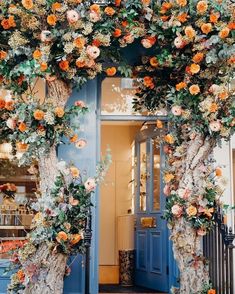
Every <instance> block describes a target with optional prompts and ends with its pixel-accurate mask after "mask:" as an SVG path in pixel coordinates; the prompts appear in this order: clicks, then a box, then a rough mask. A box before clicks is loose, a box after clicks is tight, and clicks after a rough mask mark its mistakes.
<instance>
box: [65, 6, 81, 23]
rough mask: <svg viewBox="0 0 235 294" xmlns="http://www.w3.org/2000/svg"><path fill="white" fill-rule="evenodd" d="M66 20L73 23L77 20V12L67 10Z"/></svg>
mask: <svg viewBox="0 0 235 294" xmlns="http://www.w3.org/2000/svg"><path fill="white" fill-rule="evenodd" d="M67 20H68V22H69V23H70V24H74V23H76V22H77V21H78V20H79V14H78V12H77V11H76V10H73V9H72V10H68V11H67Z"/></svg>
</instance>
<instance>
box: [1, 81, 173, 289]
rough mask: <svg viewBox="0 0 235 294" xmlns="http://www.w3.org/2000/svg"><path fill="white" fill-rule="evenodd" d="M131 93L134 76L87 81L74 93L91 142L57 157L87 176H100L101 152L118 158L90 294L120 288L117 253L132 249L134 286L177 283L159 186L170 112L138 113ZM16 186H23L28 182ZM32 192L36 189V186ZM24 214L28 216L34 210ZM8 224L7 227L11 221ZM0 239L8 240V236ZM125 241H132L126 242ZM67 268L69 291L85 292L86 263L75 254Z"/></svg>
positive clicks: (95, 223)
mask: <svg viewBox="0 0 235 294" xmlns="http://www.w3.org/2000/svg"><path fill="white" fill-rule="evenodd" d="M133 88H134V84H133V81H132V80H130V79H121V78H106V79H105V80H103V81H101V80H98V79H95V80H92V81H89V82H88V83H87V84H86V85H85V86H84V87H83V88H82V89H81V90H80V91H79V92H76V91H74V93H73V95H72V96H71V98H70V100H69V103H71V104H72V103H73V102H74V101H75V100H83V101H84V102H85V103H86V104H87V106H88V108H89V112H88V114H86V116H85V117H84V119H83V121H82V123H81V126H80V136H81V137H82V138H84V139H85V140H86V141H87V142H88V144H87V146H86V148H84V149H81V150H79V151H78V150H77V149H76V148H74V146H72V145H69V146H66V145H61V146H59V148H58V157H59V159H64V160H66V161H72V162H74V163H75V164H76V165H77V166H78V167H79V168H80V170H81V171H82V174H83V175H86V174H88V175H94V174H95V171H96V163H97V161H99V158H100V154H101V152H102V153H105V150H106V147H107V145H109V146H110V149H111V153H112V154H113V164H112V165H111V167H110V170H109V173H108V175H107V178H106V180H105V181H104V183H103V184H102V185H101V187H100V188H98V189H97V191H96V193H95V194H94V196H93V204H94V207H93V210H92V229H93V238H92V247H91V270H90V288H91V293H92V294H95V293H98V292H99V290H98V285H99V283H102V284H110V283H111V284H115V283H119V279H120V278H121V277H120V275H119V261H118V251H119V250H126V249H127V250H135V255H136V259H135V260H136V261H135V268H134V269H133V270H134V279H135V283H136V284H138V285H140V286H144V287H146V288H152V289H155V290H158V291H161V292H168V291H169V289H170V287H171V286H172V285H174V284H176V283H177V268H176V265H175V263H174V260H173V256H172V252H171V244H170V241H169V238H168V234H169V232H168V229H167V226H166V222H165V221H164V220H163V219H162V215H163V211H164V206H165V201H166V200H165V196H164V194H163V187H162V181H161V176H162V169H163V168H164V156H163V152H162V150H161V146H160V145H158V142H157V139H156V137H157V131H156V128H155V125H156V119H157V117H159V115H161V118H162V119H163V121H164V113H162V114H157V115H155V116H144V114H143V115H135V114H133V113H132V107H131V106H132V104H131V102H132V98H133ZM26 173H27V172H26ZM4 177H5V178H4V179H3V181H5V182H7V181H12V179H11V178H8V176H7V175H5V176H4ZM28 178H30V181H32V182H33V179H32V177H30V176H29V175H28ZM14 182H15V183H16V181H15V180H14ZM19 183H20V182H19ZM16 185H18V186H19V187H20V186H24V185H23V184H22V183H20V184H17V183H16ZM31 186H32V185H31ZM25 187H26V188H20V189H21V193H22V194H24V193H26V194H27V193H28V192H27V191H26V190H25V189H29V187H30V185H29V184H27V185H25ZM30 191H31V192H32V191H33V186H32V187H31V190H30ZM31 192H29V194H30V193H31ZM26 214H27V215H30V213H28V212H26ZM124 216H127V218H128V217H129V220H130V222H131V219H132V220H133V219H134V220H135V221H133V225H130V227H129V231H125V228H122V227H121V235H120V227H119V229H118V222H119V220H120V218H121V217H124ZM28 218H29V216H28ZM128 222H129V221H128ZM130 222H129V224H130ZM13 225H14V224H11V226H13ZM3 226H5V228H6V224H5V223H3ZM9 228H10V227H9ZM10 229H13V227H11V228H10ZM14 229H17V228H14ZM127 230H128V229H127ZM23 231H25V227H24V228H23ZM118 231H119V233H118ZM1 232H2V231H1ZM9 232H10V233H11V235H12V236H6V237H9V238H12V239H14V240H16V239H17V238H22V239H23V238H24V236H23V237H20V236H21V235H17V234H18V233H17V234H16V231H15V230H10V231H9ZM0 238H1V241H2V240H3V239H2V238H3V235H2V234H1V236H0ZM123 238H124V239H125V238H126V242H125V240H124V239H123ZM120 239H121V240H122V241H123V242H120ZM19 240H21V239H19ZM120 243H122V244H121V245H120ZM124 243H125V244H124ZM120 246H121V247H120ZM6 265H7V260H6V259H4V256H2V260H1V268H0V271H1V277H0V281H1V283H0V293H6V285H7V283H8V281H9V276H8V275H6V276H4V275H3V274H2V272H3V270H4V268H5V266H6ZM69 265H70V266H71V268H72V273H71V275H70V276H69V277H67V278H65V288H64V293H65V294H75V293H76V294H78V293H79V294H82V293H84V280H85V277H84V258H83V257H81V256H79V257H71V258H70V260H69Z"/></svg>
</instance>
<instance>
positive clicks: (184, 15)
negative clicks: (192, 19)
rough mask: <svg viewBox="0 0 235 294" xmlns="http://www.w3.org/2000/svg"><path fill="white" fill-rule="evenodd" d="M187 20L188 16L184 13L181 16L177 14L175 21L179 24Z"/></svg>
mask: <svg viewBox="0 0 235 294" xmlns="http://www.w3.org/2000/svg"><path fill="white" fill-rule="evenodd" d="M187 19H188V14H187V13H186V12H184V13H181V14H179V15H178V16H177V20H178V21H180V22H182V23H184V22H186V21H187Z"/></svg>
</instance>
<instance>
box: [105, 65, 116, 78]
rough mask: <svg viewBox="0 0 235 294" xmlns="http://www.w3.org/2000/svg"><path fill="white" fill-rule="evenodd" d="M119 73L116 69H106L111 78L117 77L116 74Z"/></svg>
mask: <svg viewBox="0 0 235 294" xmlns="http://www.w3.org/2000/svg"><path fill="white" fill-rule="evenodd" d="M116 73H117V70H116V67H114V66H113V67H109V68H107V69H106V74H107V76H109V77H112V76H115V74H116Z"/></svg>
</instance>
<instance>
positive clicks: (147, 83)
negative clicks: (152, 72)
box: [143, 76, 154, 89]
mask: <svg viewBox="0 0 235 294" xmlns="http://www.w3.org/2000/svg"><path fill="white" fill-rule="evenodd" d="M143 82H144V85H145V87H147V88H150V89H153V88H154V82H153V78H152V77H150V76H145V77H144V80H143Z"/></svg>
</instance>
